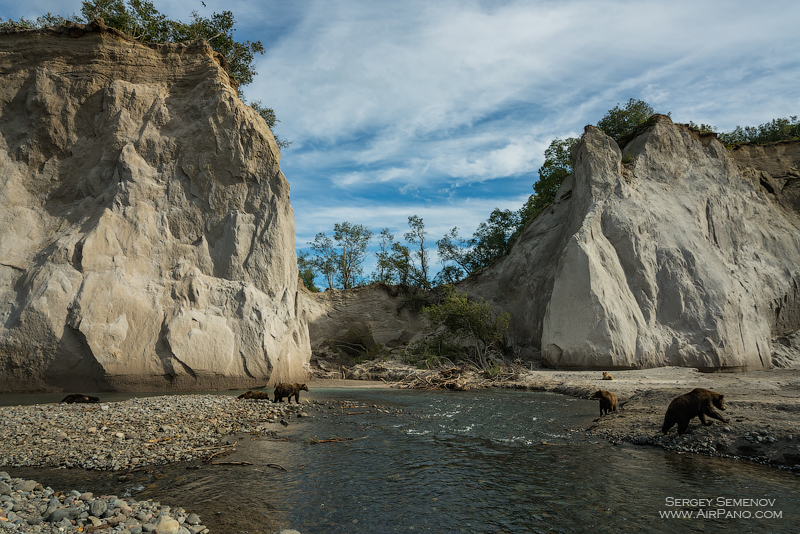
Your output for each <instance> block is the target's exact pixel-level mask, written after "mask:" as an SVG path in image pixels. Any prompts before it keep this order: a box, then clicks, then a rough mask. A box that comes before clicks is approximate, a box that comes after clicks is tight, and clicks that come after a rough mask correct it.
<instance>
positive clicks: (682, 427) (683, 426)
mask: <svg viewBox="0 0 800 534" xmlns="http://www.w3.org/2000/svg"><path fill="white" fill-rule="evenodd" d="M687 430H689V420H688V419H684V420H683V421H678V434H686V431H687Z"/></svg>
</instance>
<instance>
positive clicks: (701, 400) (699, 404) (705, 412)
mask: <svg viewBox="0 0 800 534" xmlns="http://www.w3.org/2000/svg"><path fill="white" fill-rule="evenodd" d="M714 406H716V407H717V408H719V409H720V410H725V395H722V394H720V393H717V392H716V391H709V390H707V389H703V388H695V389H693V390H692V391H690V392H689V393H684V394H683V395H680V396H678V397H675V398H674V399H672V402H670V403H669V407H668V408H667V414H666V415H665V416H664V426H662V427H661V432H663V433H664V434H666V433H668V432H669V429H670V428H672V427H673V426H674V425H675V424H677V425H678V434H685V433H686V430H687V429H688V428H689V421H691V420H692V419H694V418H695V417H699V418H700V422H701V423H703V424H704V425H710V424H711V421H706V416H709V417H713V418H714V419H719V420H720V421H722V422H723V423H727V422H728V421H726V420H725V419H724V418H723V417H722V416H721V415H720V414H718V413H717V412H716V411H714Z"/></svg>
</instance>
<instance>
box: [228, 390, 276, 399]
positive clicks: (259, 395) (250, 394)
mask: <svg viewBox="0 0 800 534" xmlns="http://www.w3.org/2000/svg"><path fill="white" fill-rule="evenodd" d="M236 398H237V399H259V400H269V394H268V393H266V392H264V391H246V392H244V393H242V394H241V395H239V396H238V397H236Z"/></svg>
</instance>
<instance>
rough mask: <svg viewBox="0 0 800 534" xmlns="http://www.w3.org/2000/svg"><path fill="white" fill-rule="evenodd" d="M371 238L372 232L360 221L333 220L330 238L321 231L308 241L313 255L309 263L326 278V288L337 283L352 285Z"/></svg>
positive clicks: (358, 275)
mask: <svg viewBox="0 0 800 534" xmlns="http://www.w3.org/2000/svg"><path fill="white" fill-rule="evenodd" d="M371 237H372V231H370V230H368V229H367V228H365V227H364V226H362V225H360V224H351V223H349V222H343V223H336V224H334V225H333V239H331V238H330V237H328V236H326V235H325V232H320V233H318V234H317V235H316V237H315V238H314V241H313V242H310V243H309V245H311V249H312V250H313V251H314V253H315V254H316V257H315V258H314V259H313V260H311V261H310V264H311V265H313V267H314V268H315V269H316V270H317V271H318V272H319V273H320V274H321V275H323V276H324V277H325V280H326V282H327V284H328V287H331V288H333V287H336V286H337V283H338V285H339V287H341V288H342V289H350V288H352V287H355V286H356V285H357V284H358V283H359V280H360V278H361V274H362V272H363V268H362V264H363V263H364V259H365V258H366V256H367V245H369V240H370V238H371ZM334 241H335V244H334Z"/></svg>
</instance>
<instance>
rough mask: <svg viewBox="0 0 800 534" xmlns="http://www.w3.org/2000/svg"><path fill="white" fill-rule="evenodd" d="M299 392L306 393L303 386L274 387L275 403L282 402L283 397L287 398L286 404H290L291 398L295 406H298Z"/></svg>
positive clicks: (306, 389)
mask: <svg viewBox="0 0 800 534" xmlns="http://www.w3.org/2000/svg"><path fill="white" fill-rule="evenodd" d="M300 391H308V386H307V385H305V384H286V383H283V384H278V385H277V386H275V402H283V398H284V397H289V399H288V400H287V401H286V402H287V403H289V404H291V403H292V397H294V401H295V402H296V403H297V404H300Z"/></svg>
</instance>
